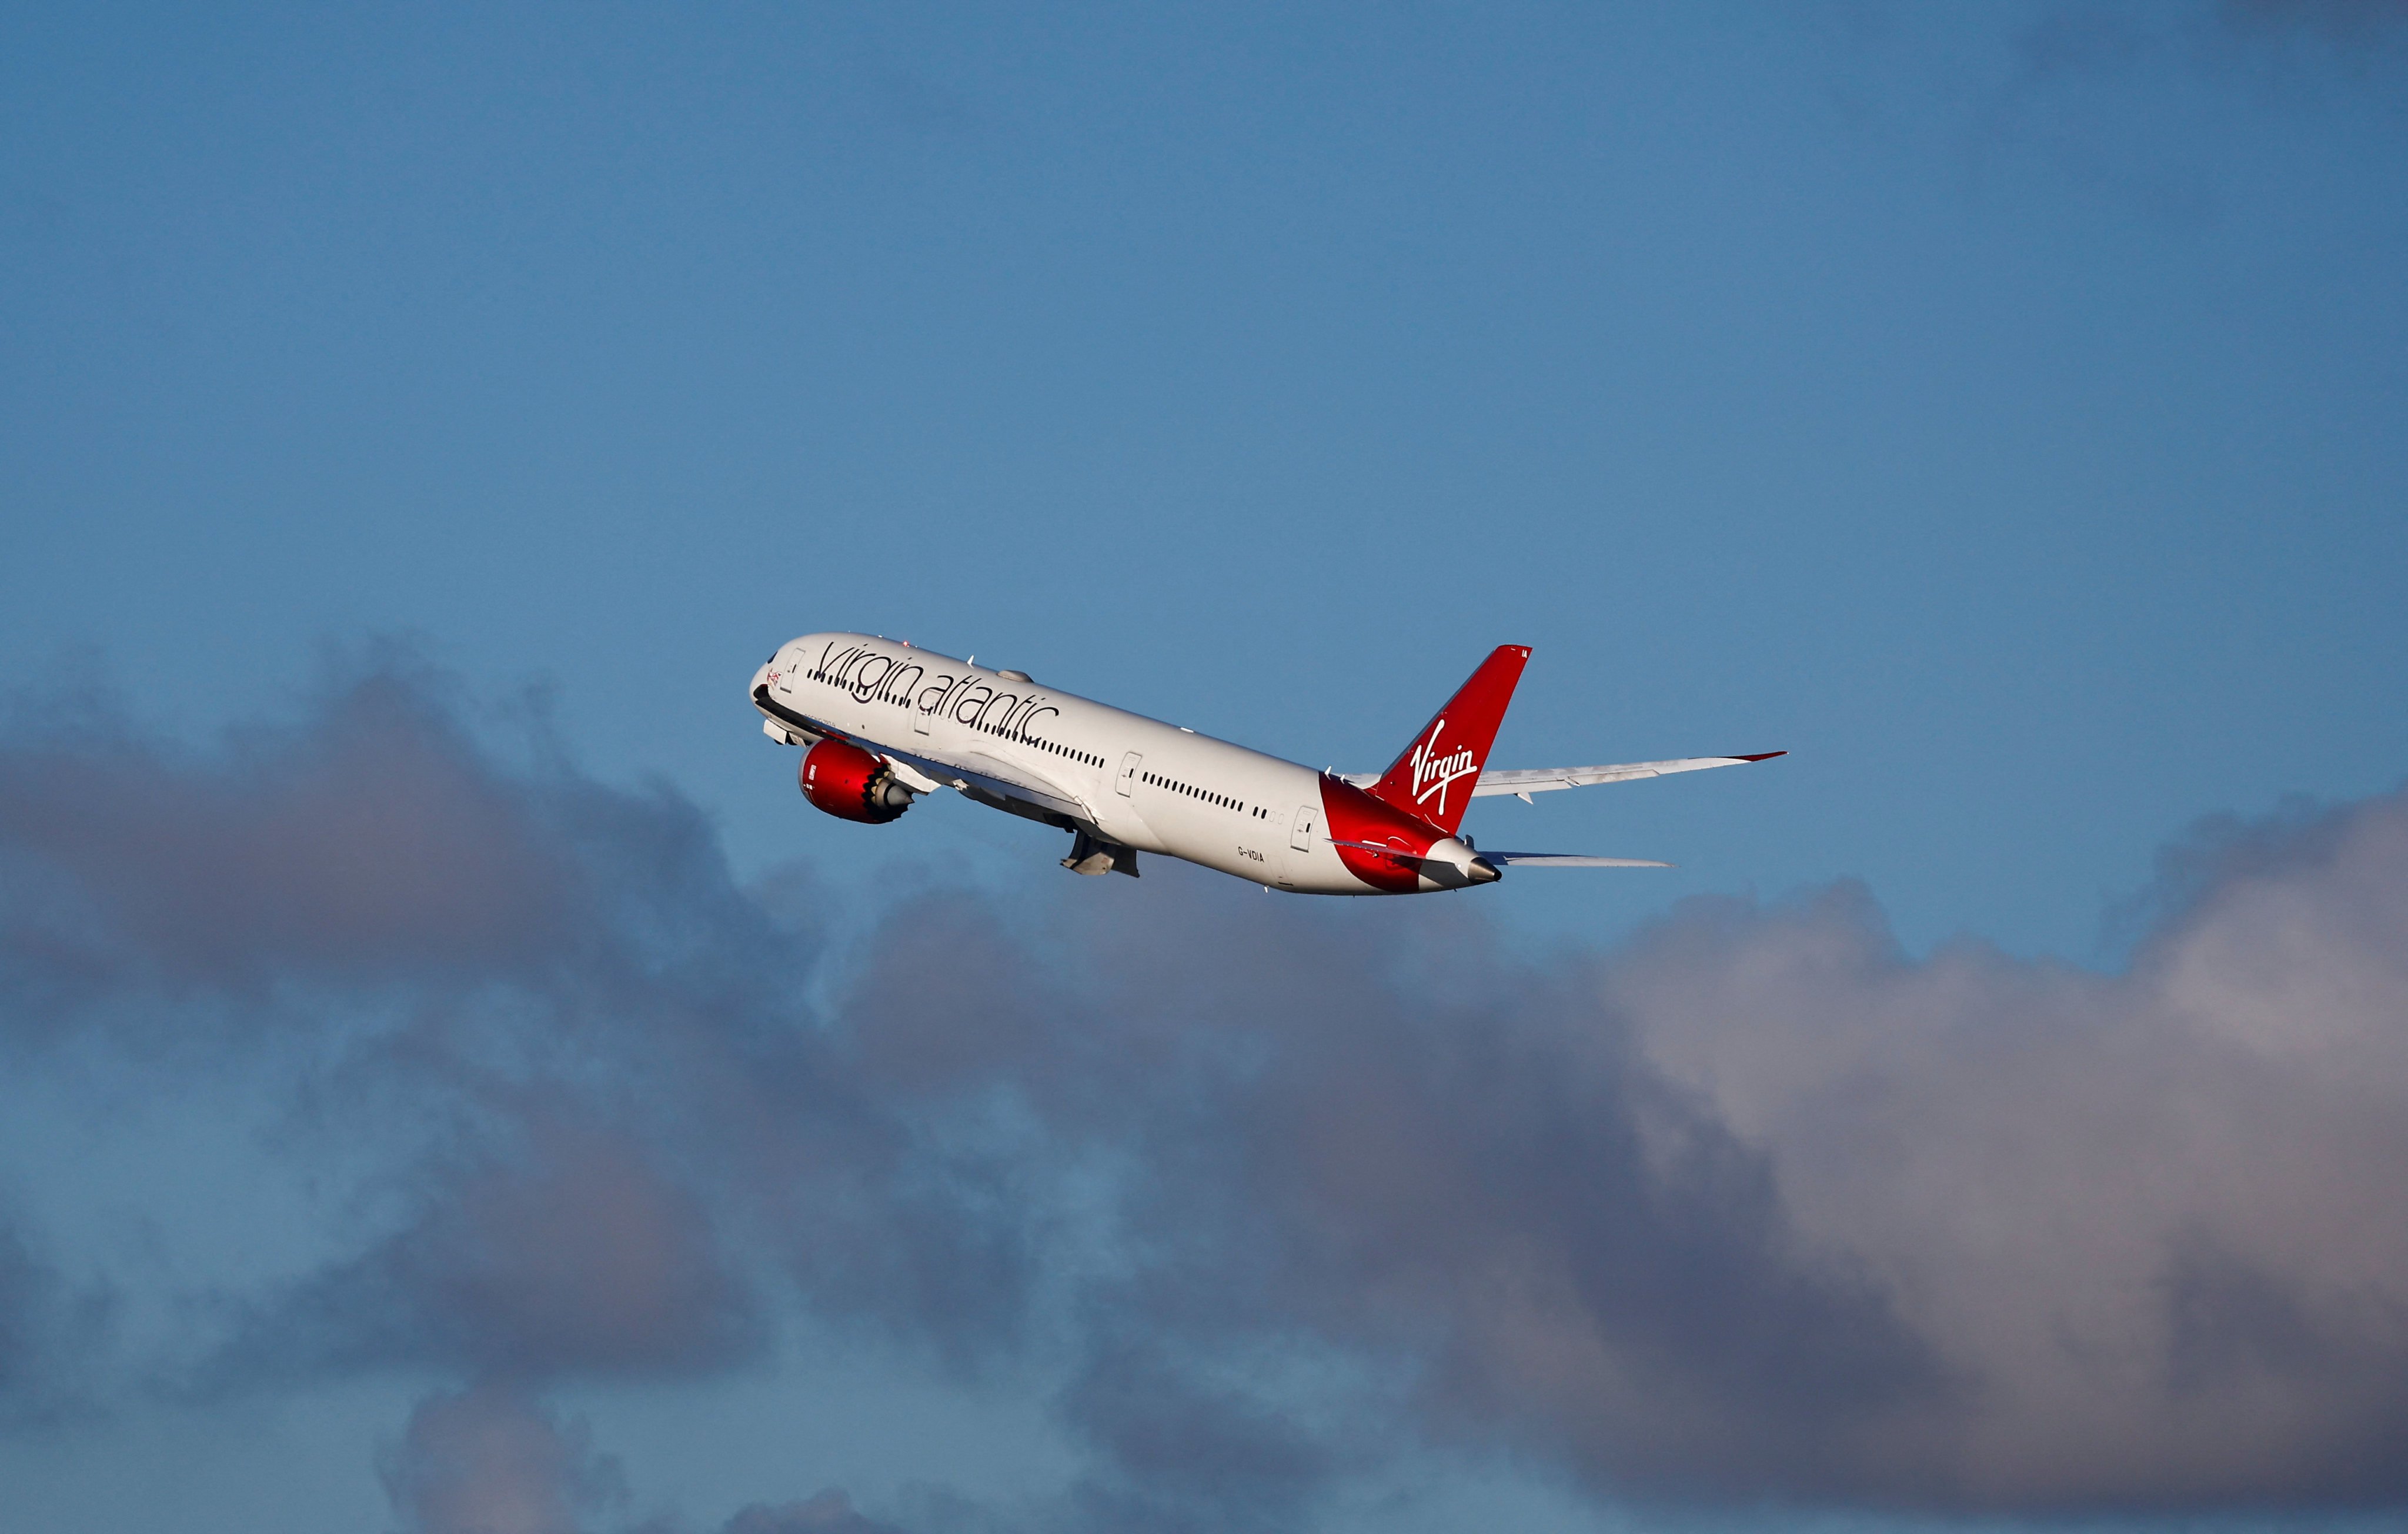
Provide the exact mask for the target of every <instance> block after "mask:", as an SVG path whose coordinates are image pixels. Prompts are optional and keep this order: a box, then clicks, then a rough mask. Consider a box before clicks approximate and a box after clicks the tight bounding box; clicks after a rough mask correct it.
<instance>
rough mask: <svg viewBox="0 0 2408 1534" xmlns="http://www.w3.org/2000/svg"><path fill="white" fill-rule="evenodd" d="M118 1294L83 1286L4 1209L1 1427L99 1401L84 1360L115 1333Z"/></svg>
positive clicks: (0, 1214) (38, 1421) (0, 1238)
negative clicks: (75, 1285)
mask: <svg viewBox="0 0 2408 1534" xmlns="http://www.w3.org/2000/svg"><path fill="white" fill-rule="evenodd" d="M114 1311H115V1297H114V1295H113V1294H111V1293H110V1292H109V1291H108V1290H107V1289H105V1288H93V1289H88V1290H84V1291H82V1292H78V1291H77V1290H76V1289H74V1288H73V1287H72V1286H71V1285H69V1283H67V1282H66V1280H65V1278H64V1277H62V1276H61V1275H60V1273H59V1272H58V1271H57V1269H55V1268H53V1267H52V1266H51V1265H50V1263H48V1262H46V1261H44V1260H43V1258H42V1257H41V1256H40V1254H37V1253H36V1250H35V1248H34V1246H33V1244H32V1243H31V1242H29V1241H28V1240H26V1238H25V1233H24V1231H23V1230H22V1228H21V1227H20V1226H19V1224H18V1223H17V1222H16V1221H15V1220H14V1219H12V1218H11V1217H10V1215H9V1213H8V1211H7V1209H5V1208H0V1428H19V1427H25V1426H37V1425H44V1424H50V1423H54V1422H56V1421H58V1420H59V1419H60V1418H61V1417H63V1416H65V1415H67V1414H69V1413H71V1412H77V1411H79V1410H82V1409H86V1408H88V1407H89V1406H90V1405H91V1400H90V1397H91V1394H92V1391H91V1384H92V1382H91V1381H90V1380H88V1379H86V1378H84V1377H81V1371H80V1370H79V1368H78V1366H79V1364H82V1363H84V1362H85V1361H87V1360H89V1359H90V1358H91V1357H92V1356H93V1355H94V1354H95V1353H96V1352H97V1351H98V1350H99V1349H100V1348H101V1347H102V1346H103V1345H104V1344H105V1343H106V1342H107V1340H108V1333H109V1325H110V1322H111V1320H112V1318H113V1312H114Z"/></svg>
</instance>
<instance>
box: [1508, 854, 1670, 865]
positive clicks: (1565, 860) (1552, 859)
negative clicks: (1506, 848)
mask: <svg viewBox="0 0 2408 1534" xmlns="http://www.w3.org/2000/svg"><path fill="white" fill-rule="evenodd" d="M1480 855H1481V856H1483V857H1484V858H1486V859H1487V860H1488V861H1489V862H1491V863H1494V864H1496V865H1497V866H1498V867H1502V868H1519V867H1533V868H1670V867H1675V865H1673V864H1670V863H1656V862H1652V861H1650V860H1649V859H1647V858H1643V857H1583V856H1581V855H1580V854H1579V853H1481V854H1480Z"/></svg>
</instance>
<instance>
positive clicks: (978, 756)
mask: <svg viewBox="0 0 2408 1534" xmlns="http://www.w3.org/2000/svg"><path fill="white" fill-rule="evenodd" d="M854 743H855V744H856V745H860V746H864V747H867V749H869V750H871V751H874V752H876V753H878V754H879V755H881V756H882V757H884V758H885V759H886V760H887V761H888V762H889V763H891V764H893V765H894V766H895V767H896V776H897V777H899V778H901V779H902V780H903V781H904V782H905V783H907V784H909V785H910V787H912V788H915V789H918V790H919V791H921V792H922V793H926V792H927V791H929V790H930V789H935V788H953V789H959V790H960V791H961V792H962V794H963V795H965V796H968V797H969V798H973V799H976V800H978V801H979V802H980V803H981V804H984V805H990V806H993V807H994V808H995V809H997V810H1010V811H1011V812H1012V813H1013V814H1015V815H1025V816H1027V817H1028V818H1029V819H1030V820H1041V821H1045V822H1047V823H1048V824H1053V823H1054V820H1055V819H1056V818H1057V817H1067V818H1068V819H1070V820H1075V821H1080V822H1087V823H1092V820H1093V817H1092V816H1091V815H1090V814H1089V813H1088V810H1087V807H1086V806H1085V805H1084V804H1082V803H1081V802H1080V801H1079V800H1078V798H1077V797H1076V796H1073V795H1071V794H1070V792H1069V791H1068V790H1067V789H1065V788H1063V787H1061V786H1060V785H1059V784H1056V783H1053V782H1049V781H1046V780H1045V779H1044V778H1043V777H1041V776H1039V774H1037V773H1035V772H1031V771H1030V770H1029V769H1028V768H1027V767H1024V766H1022V765H1021V764H1019V763H1016V762H1002V761H997V760H996V758H994V757H992V756H989V755H987V754H986V753H983V752H971V753H967V754H965V755H963V756H962V757H960V758H958V759H956V760H947V759H945V758H942V757H937V756H923V755H921V754H919V753H916V752H909V751H902V750H899V749H897V748H896V747H894V746H889V745H885V744H882V742H879V741H875V740H863V739H856V740H855V741H854ZM915 780H916V781H915Z"/></svg>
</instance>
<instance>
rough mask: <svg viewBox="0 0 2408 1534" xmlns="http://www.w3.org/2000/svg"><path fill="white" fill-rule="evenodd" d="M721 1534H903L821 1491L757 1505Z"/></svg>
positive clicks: (840, 1497)
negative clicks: (795, 1499)
mask: <svg viewBox="0 0 2408 1534" xmlns="http://www.w3.org/2000/svg"><path fill="white" fill-rule="evenodd" d="M722 1534H903V1531H902V1530H901V1529H899V1528H897V1527H896V1526H895V1525H893V1524H886V1523H881V1522H879V1521H878V1520H877V1519H875V1518H870V1517H866V1516H864V1515H863V1514H861V1513H860V1512H855V1511H854V1510H853V1501H852V1499H851V1498H848V1497H846V1496H845V1494H844V1493H842V1492H840V1491H824V1492H821V1493H820V1494H819V1495H818V1496H816V1497H813V1498H809V1499H807V1500H805V1501H800V1502H785V1503H781V1504H780V1505H778V1506H776V1507H770V1506H767V1505H766V1504H758V1503H756V1504H755V1505H753V1506H752V1507H748V1508H745V1509H743V1510H741V1511H739V1512H738V1513H737V1514H736V1515H735V1516H734V1517H732V1518H730V1519H728V1520H727V1522H726V1524H725V1526H724V1527H723V1529H722Z"/></svg>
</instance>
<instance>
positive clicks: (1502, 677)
mask: <svg viewBox="0 0 2408 1534" xmlns="http://www.w3.org/2000/svg"><path fill="white" fill-rule="evenodd" d="M1529 658H1530V649H1529V647H1528V646H1527V645H1514V644H1509V645H1499V646H1498V648H1497V649H1495V650H1494V651H1491V652H1489V655H1488V658H1487V659H1486V660H1484V661H1483V662H1481V663H1480V667H1479V669H1477V670H1475V671H1473V672H1472V673H1471V676H1470V679H1469V681H1465V682H1464V684H1463V685H1462V686H1461V687H1460V688H1458V689H1456V691H1455V695H1454V696H1453V697H1451V698H1449V699H1447V702H1446V706H1445V707H1444V708H1442V709H1441V710H1439V711H1438V712H1437V713H1436V714H1435V715H1433V716H1432V717H1431V719H1430V722H1429V723H1428V724H1425V725H1423V726H1422V728H1421V731H1420V733H1418V734H1416V735H1415V736H1414V737H1413V739H1412V744H1411V745H1409V746H1407V747H1406V748H1405V750H1404V752H1403V753H1401V754H1399V755H1398V757H1397V759H1396V761H1394V762H1393V763H1391V764H1389V767H1388V769H1387V770H1386V771H1385V772H1378V773H1339V772H1333V771H1326V770H1324V771H1315V770H1313V769H1312V768H1311V767H1304V766H1302V765H1300V764H1298V763H1296V762H1290V761H1284V760H1283V759H1281V758H1280V757H1277V756H1272V755H1269V754H1267V753H1263V752H1258V751H1251V750H1249V749H1247V748H1246V747H1244V746H1240V745H1236V744H1234V743H1232V742H1230V741H1226V740H1220V739H1215V738H1213V737H1211V736H1209V735H1199V734H1197V732H1196V731H1194V730H1191V729H1188V728H1187V727H1186V726H1184V725H1176V724H1164V723H1163V722H1161V721H1160V720H1156V719H1148V718H1146V717H1145V716H1144V715H1142V714H1135V713H1130V712H1128V711H1126V710H1121V709H1115V708H1111V707H1110V706H1109V705H1106V704H1102V703H1097V702H1095V701H1094V700H1092V699H1089V698H1083V697H1081V696H1079V695H1076V694H1074V693H1068V692H1064V691H1063V690H1062V689H1060V688H1058V687H1049V686H1045V685H1043V684H1041V683H1039V682H1038V681H1034V680H1032V679H1031V678H1030V677H1029V675H1028V674H1027V673H1026V672H1025V671H1013V670H996V669H990V668H988V667H982V666H980V665H978V664H977V657H976V656H972V657H971V658H970V659H968V660H955V659H953V657H952V656H950V655H939V654H938V653H936V652H932V651H926V650H920V649H915V648H913V647H912V646H911V645H910V643H909V642H907V641H904V640H899V639H888V638H883V637H881V636H876V635H868V634H807V635H805V636H803V637H802V638H798V639H793V640H790V641H788V642H787V643H785V644H783V645H781V646H780V647H779V648H778V650H777V652H776V653H774V654H772V655H771V656H770V657H769V659H768V660H767V662H765V663H764V664H763V665H762V667H761V668H760V669H759V670H758V671H755V672H754V673H753V707H754V708H755V709H757V710H759V711H760V713H761V716H762V719H761V727H762V730H763V732H764V733H765V734H767V736H768V737H769V738H770V739H772V740H775V741H778V742H780V743H781V744H783V745H789V746H802V747H804V748H806V749H805V751H804V753H803V757H802V762H801V765H800V766H799V767H797V769H796V781H798V782H799V783H800V785H801V787H802V791H803V796H804V797H805V798H806V799H808V800H810V803H811V804H812V805H813V806H814V807H815V808H817V809H820V810H825V811H826V812H827V813H829V814H831V815H835V816H837V817H839V819H843V820H849V821H858V822H861V823H863V824H871V825H880V824H885V823H887V822H889V821H893V820H895V819H896V818H897V817H899V816H901V815H902V814H903V812H904V811H905V810H909V809H910V808H911V806H912V805H913V804H914V803H915V802H917V800H918V799H919V797H920V796H922V795H924V794H934V793H936V792H937V791H939V789H946V788H950V789H953V791H955V792H956V793H959V794H960V795H962V796H964V797H965V798H969V799H975V800H976V801H978V802H979V803H980V804H983V805H986V806H988V807H990V808H992V809H996V810H1005V811H1007V812H1009V813H1011V814H1014V815H1019V816H1023V817H1025V818H1026V819H1028V820H1033V821H1038V822H1039V823H1041V824H1047V825H1052V826H1054V827H1057V828H1059V829H1061V830H1065V831H1068V832H1069V833H1070V838H1071V839H1070V854H1069V855H1068V857H1065V858H1064V859H1062V867H1066V868H1068V869H1070V870H1071V871H1072V872H1074V873H1082V874H1104V873H1122V874H1127V875H1128V876H1130V877H1131V878H1135V877H1137V874H1138V863H1137V859H1138V853H1140V852H1147V853H1162V854H1163V855H1165V856H1168V857H1176V858H1183V859H1184V860H1186V861H1187V862H1190V863H1195V864H1199V865H1201V866H1203V867H1207V868H1215V869H1218V870H1220V871H1221V872H1223V873H1227V874H1235V875H1236V876H1237V877H1239V878H1240V879H1245V880H1251V881H1253V882H1255V883H1257V884H1260V885H1262V886H1263V888H1264V889H1266V890H1271V889H1278V890H1286V891H1291V892H1294V893H1296V894H1299V895H1420V894H1426V893H1430V892H1434V891H1439V890H1459V889H1469V888H1471V887H1474V886H1476V885H1481V884H1491V883H1495V882H1497V881H1498V879H1500V878H1502V877H1504V873H1505V870H1506V869H1508V868H1516V867H1557V868H1668V867H1672V865H1670V864H1669V863H1657V862H1653V861H1650V860H1648V859H1645V858H1632V857H1584V856H1580V855H1577V854H1573V853H1507V852H1482V851H1481V850H1480V849H1479V848H1477V847H1476V846H1474V845H1473V843H1472V839H1470V838H1469V837H1467V836H1463V835H1460V834H1459V832H1460V829H1461V827H1462V824H1463V812H1464V810H1466V808H1468V807H1469V803H1470V801H1471V800H1473V799H1475V798H1483V797H1486V796H1492V795H1505V794H1511V795H1512V796H1515V797H1517V798H1519V799H1521V800H1522V801H1523V802H1524V803H1526V804H1527V803H1532V802H1535V801H1533V800H1532V799H1531V797H1530V796H1531V795H1533V794H1539V793H1545V792H1550V791H1552V790H1555V789H1565V788H1578V787H1581V786H1584V785H1585V784H1589V783H1616V782H1629V781H1636V780H1639V779H1642V778H1661V777H1666V776H1669V775H1670V774H1672V773H1676V772H1696V771H1699V770H1701V769H1703V768H1707V767H1737V766H1739V765H1740V764H1742V763H1743V762H1765V761H1770V760H1771V759H1772V758H1773V757H1776V756H1785V755H1787V754H1788V753H1786V752H1779V751H1768V752H1758V753H1755V754H1753V755H1747V756H1689V757H1683V758H1679V759H1677V760H1673V761H1665V762H1627V763H1623V764H1620V765H1617V766H1613V767H1537V768H1516V769H1509V770H1504V771H1497V770H1492V769H1490V768H1489V767H1487V766H1486V762H1487V758H1488V748H1489V745H1490V743H1491V742H1492V741H1494V740H1495V739H1496V738H1497V726H1498V724H1500V723H1502V722H1503V720H1504V718H1505V706H1506V704H1507V703H1509V702H1510V701H1512V696H1513V688H1514V685H1515V683H1517V682H1518V681H1521V678H1522V668H1523V667H1524V666H1525V665H1526V664H1527V662H1528V661H1529Z"/></svg>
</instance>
